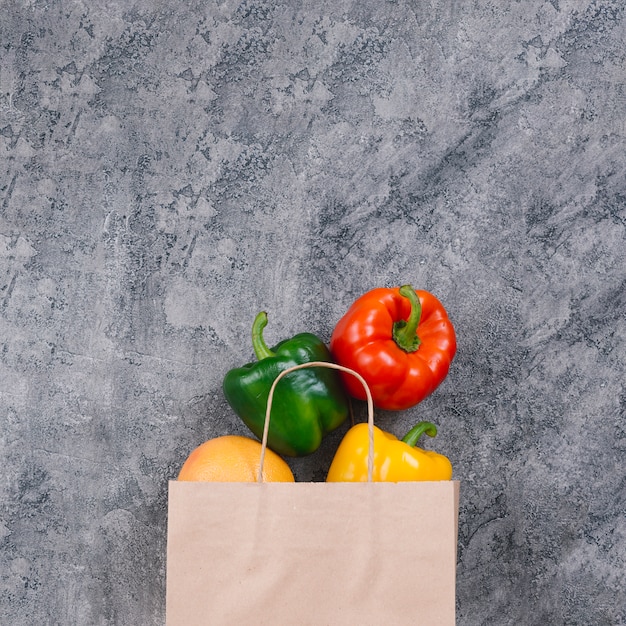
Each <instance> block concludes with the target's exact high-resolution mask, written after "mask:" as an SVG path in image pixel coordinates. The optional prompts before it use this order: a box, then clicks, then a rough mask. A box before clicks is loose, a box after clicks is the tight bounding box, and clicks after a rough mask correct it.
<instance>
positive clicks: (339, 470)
mask: <svg viewBox="0 0 626 626" xmlns="http://www.w3.org/2000/svg"><path fill="white" fill-rule="evenodd" d="M424 433H426V434H427V435H429V436H430V437H434V436H435V435H436V434H437V427H436V426H435V425H434V424H431V423H430V422H420V423H419V424H417V425H416V426H414V427H413V428H412V429H411V430H410V431H409V432H408V433H407V434H406V436H405V437H404V438H403V439H402V440H401V441H400V440H398V438H397V437H395V436H394V435H392V434H391V433H387V432H384V431H383V430H381V429H380V428H378V427H377V426H374V467H373V470H374V471H373V474H372V480H374V481H377V482H383V481H384V482H400V481H414V480H450V479H451V478H452V464H451V463H450V460H449V459H448V458H447V457H445V456H443V455H442V454H438V453H437V452H433V451H431V450H422V449H421V448H416V447H415V445H416V444H417V441H418V439H419V438H420V437H421V435H423V434H424ZM368 454H369V430H368V425H367V424H366V423H360V424H357V425H356V426H353V427H352V428H350V430H349V431H348V432H347V433H346V435H345V436H344V438H343V440H342V441H341V444H340V445H339V448H338V449H337V452H336V454H335V457H334V458H333V461H332V463H331V465H330V469H329V471H328V475H327V477H326V482H364V481H367V478H368V476H367V471H368Z"/></svg>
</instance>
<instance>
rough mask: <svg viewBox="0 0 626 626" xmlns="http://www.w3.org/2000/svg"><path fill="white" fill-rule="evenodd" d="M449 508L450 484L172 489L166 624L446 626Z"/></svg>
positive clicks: (451, 601) (450, 596)
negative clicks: (404, 625) (386, 625)
mask: <svg viewBox="0 0 626 626" xmlns="http://www.w3.org/2000/svg"><path fill="white" fill-rule="evenodd" d="M458 503H459V482H458V481H442V482H405V483H262V484H260V483H201V482H177V481H172V482H170V485H169V517H168V545H167V597H166V614H167V622H166V623H167V626H196V625H198V626H200V625H201V626H212V625H222V624H224V625H230V624H237V625H247V624H278V625H281V624H290V625H297V626H303V625H308V624H311V625H315V626H323V625H329V626H331V625H332V626H335V625H341V624H346V625H350V626H355V625H356V624H359V625H368V624H371V625H374V624H376V625H380V624H394V626H397V625H402V624H411V625H413V626H414V625H420V624H424V625H427V626H432V625H437V624H444V625H453V624H454V623H455V576H456V546H457V530H458Z"/></svg>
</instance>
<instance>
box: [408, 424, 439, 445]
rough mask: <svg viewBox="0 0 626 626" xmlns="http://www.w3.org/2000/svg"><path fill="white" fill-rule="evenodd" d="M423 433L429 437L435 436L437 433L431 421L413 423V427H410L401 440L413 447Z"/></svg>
mask: <svg viewBox="0 0 626 626" xmlns="http://www.w3.org/2000/svg"><path fill="white" fill-rule="evenodd" d="M423 434H426V435H428V436H429V437H435V436H436V435H437V427H436V426H435V425H434V424H433V423H432V422H419V423H418V424H415V426H413V428H411V430H410V431H409V432H408V433H407V434H406V435H404V437H403V438H402V441H404V443H406V444H408V445H409V446H411V447H412V448H414V447H415V446H416V445H417V442H418V440H419V438H420V437H421V436H422V435H423Z"/></svg>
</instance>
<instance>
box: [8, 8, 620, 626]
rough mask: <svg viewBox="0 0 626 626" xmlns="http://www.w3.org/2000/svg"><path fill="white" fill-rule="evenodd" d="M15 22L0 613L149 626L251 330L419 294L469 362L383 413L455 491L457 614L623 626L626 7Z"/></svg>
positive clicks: (135, 14)
mask: <svg viewBox="0 0 626 626" xmlns="http://www.w3.org/2000/svg"><path fill="white" fill-rule="evenodd" d="M0 7H1V11H0V29H1V30H0V35H1V42H0V43H1V46H0V62H1V63H0V154H1V155H2V158H1V160H0V168H1V169H0V341H1V344H2V347H1V350H0V381H1V385H0V417H1V418H2V429H1V438H0V465H1V467H2V481H1V483H0V540H1V542H2V543H1V552H0V590H1V593H0V623H2V624H12V625H31V624H62V625H73V624H76V625H84V624H95V625H110V624H132V625H137V624H142V625H147V624H162V623H163V620H164V611H165V547H166V511H167V483H168V480H170V479H172V478H174V477H175V476H176V474H177V471H178V469H179V467H180V465H181V463H182V461H183V459H184V457H185V456H186V454H187V453H188V452H189V450H190V449H191V448H193V447H194V446H196V445H198V444H199V443H200V442H202V441H204V440H205V439H208V438H210V437H213V436H217V435H221V434H226V433H240V434H246V433H247V431H246V429H245V426H243V425H242V423H241V422H240V421H239V419H238V418H237V417H236V416H235V415H233V413H232V411H231V410H230V409H229V407H228V406H227V404H226V402H225V400H224V398H223V395H222V392H221V381H222V377H223V375H224V373H225V371H226V370H227V369H228V368H230V367H232V366H235V365H239V364H241V363H243V362H246V361H248V360H250V359H251V356H252V353H251V346H250V342H249V328H250V325H251V322H252V319H253V318H254V315H255V314H256V313H257V311H259V310H261V309H265V310H267V311H268V315H269V318H270V323H269V326H268V328H267V330H266V336H267V340H268V342H270V343H275V342H277V341H278V340H280V339H283V338H285V337H288V336H290V335H292V334H294V333H296V332H300V331H303V330H307V331H312V332H315V333H317V334H319V335H320V336H321V337H323V338H324V339H326V340H327V339H328V338H329V337H330V333H331V331H332V329H333V327H334V324H335V323H336V322H337V320H338V319H339V318H340V316H341V315H342V314H343V313H344V311H345V310H346V309H347V307H348V306H349V304H350V303H351V302H352V301H353V300H354V299H355V298H356V297H357V296H359V295H361V294H362V293H363V292H365V291H367V290H368V289H370V288H373V287H376V286H392V285H398V284H401V283H406V282H409V283H412V284H413V285H414V286H415V287H418V288H422V289H427V290H429V291H432V292H433V293H435V294H436V295H437V296H438V297H439V298H440V299H441V300H442V301H443V302H444V304H445V305H446V307H447V309H448V311H449V314H450V316H451V318H452V320H453V322H454V324H455V326H456V329H457V333H458V340H459V346H458V354H457V357H456V359H455V361H454V363H453V366H452V369H451V371H450V374H449V376H448V378H447V379H446V381H445V382H444V383H443V385H442V386H441V387H440V388H439V389H438V390H437V391H436V392H435V394H433V395H432V396H431V397H430V398H428V399H427V400H426V401H424V402H423V403H422V404H421V405H419V406H418V407H416V408H414V409H410V410H408V411H406V412H404V413H402V414H384V413H383V414H379V415H378V419H379V421H380V423H381V425H382V426H384V427H387V428H388V429H390V430H394V431H395V432H396V433H397V434H401V433H402V432H403V431H404V430H406V428H407V427H408V426H409V425H410V424H412V423H413V422H415V421H416V420H418V419H423V418H430V419H432V420H433V421H435V422H436V423H437V424H438V425H439V428H440V434H439V436H438V439H437V449H438V450H440V451H442V452H444V453H445V454H447V455H448V456H449V457H450V458H451V459H452V461H453V463H454V468H455V477H456V478H458V479H459V480H461V481H462V497H461V512H460V522H459V557H458V585H457V597H458V601H457V617H458V624H460V625H463V626H464V625H475V624H481V625H482V624H495V625H506V624H511V625H513V624H514V625H519V624H542V625H544V624H551V625H560V624H580V625H585V626H589V625H609V624H610V625H615V624H624V623H626V605H625V601H624V595H623V590H624V571H625V558H624V554H626V526H625V521H624V511H625V509H626V497H625V495H626V494H625V490H626V484H625V481H624V461H625V457H626V425H625V421H624V404H625V399H626V391H625V389H624V379H625V376H624V369H625V346H626V324H625V304H626V303H625V281H624V278H625V274H624V268H625V232H624V229H625V218H626V177H625V171H626V167H625V166H626V141H625V136H626V133H625V131H626V122H625V120H626V115H625V113H626V96H625V92H624V84H625V82H626V80H625V79H626V73H625V69H624V67H625V43H624V42H625V41H626V30H625V22H624V4H623V2H622V1H621V0H595V1H590V0H545V1H544V0H527V1H525V2H519V1H517V2H505V3H499V2H495V1H487V0H480V1H478V2H475V1H469V0H456V1H453V0H445V1H444V0H432V1H429V2H417V1H412V2H410V1H408V0H395V1H387V2H382V1H372V0H363V1H361V0H359V1H358V2H356V1H353V2H349V1H347V0H340V1H339V2H319V3H302V2H297V1H279V2H266V1H263V0H244V1H243V2H240V1H239V0H236V1H234V2H231V1H229V0H227V1H224V2H191V3H187V2H167V3H166V2H160V1H156V2H155V1H153V0H137V1H134V0H133V1H129V2H123V1H121V0H107V1H105V2H99V3H95V2H94V3H90V2H85V1H81V0H77V1H73V2H61V1H59V0H50V1H48V2H40V1H38V0H32V1H26V0H23V1H18V0H2V1H1V2H0ZM359 410H360V409H359V407H357V412H358V411H359ZM340 434H342V433H336V434H334V435H333V436H331V437H330V438H328V439H327V440H326V441H325V443H324V445H323V447H322V449H321V450H320V451H318V452H317V453H316V454H314V455H312V456H310V457H305V458H303V459H297V460H295V461H292V467H293V469H294V472H295V473H296V476H297V478H298V479H299V480H323V478H324V475H325V470H326V468H327V466H328V463H329V461H330V458H331V456H332V453H333V450H334V446H335V445H336V444H337V442H338V440H339V437H340ZM420 540H421V538H419V537H416V541H420ZM421 593H427V590H416V607H418V606H419V595H420V594H421Z"/></svg>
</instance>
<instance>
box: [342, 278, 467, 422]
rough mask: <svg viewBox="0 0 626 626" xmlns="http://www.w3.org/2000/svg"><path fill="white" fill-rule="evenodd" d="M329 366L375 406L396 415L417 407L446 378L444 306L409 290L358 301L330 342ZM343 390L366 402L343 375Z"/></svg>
mask: <svg viewBox="0 0 626 626" xmlns="http://www.w3.org/2000/svg"><path fill="white" fill-rule="evenodd" d="M330 351H331V353H332V355H333V358H334V360H335V361H336V362H337V363H339V365H343V366H344V367H349V368H350V369H353V370H355V371H356V372H358V373H359V374H361V376H363V378H364V379H365V380H366V382H367V384H368V385H369V388H370V390H371V393H372V398H373V400H374V404H375V405H376V406H377V407H378V408H380V409H386V410H392V411H399V410H403V409H407V408H409V407H411V406H414V405H416V404H418V403H419V402H421V401H422V400H423V399H424V398H426V397H427V396H429V395H430V394H431V393H432V392H433V391H434V390H435V389H436V388H437V387H438V386H439V384H440V383H441V382H442V381H443V379H444V378H445V377H446V376H447V374H448V371H449V369H450V363H451V361H452V359H453V358H454V355H455V353H456V335H455V332H454V327H453V326H452V322H450V320H449V319H448V314H447V313H446V311H445V309H444V308H443V305H442V304H441V302H439V300H438V299H437V298H436V297H435V296H433V295H432V294H430V293H428V292H427V291H421V290H420V291H415V290H414V289H413V288H412V287H411V286H410V285H404V286H403V287H394V288H391V289H387V288H378V289H373V290H372V291H369V292H368V293H366V294H364V295H363V296H361V297H360V298H359V299H358V300H356V302H355V303H354V304H353V305H352V306H351V307H350V309H349V310H348V312H347V313H346V314H345V315H344V316H343V317H342V318H341V319H340V320H339V322H338V324H337V326H336V327H335V329H334V331H333V333H332V336H331V339H330ZM342 378H343V381H344V384H345V387H346V389H347V390H348V392H349V393H350V395H352V396H353V397H355V398H358V399H360V400H364V399H365V394H364V391H363V387H362V385H361V384H360V383H359V382H358V381H357V380H356V379H355V378H354V377H353V376H348V375H345V374H342Z"/></svg>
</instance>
